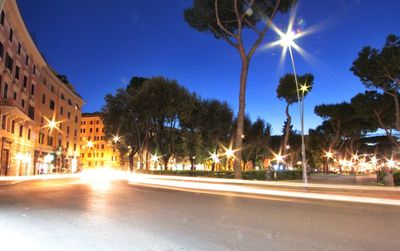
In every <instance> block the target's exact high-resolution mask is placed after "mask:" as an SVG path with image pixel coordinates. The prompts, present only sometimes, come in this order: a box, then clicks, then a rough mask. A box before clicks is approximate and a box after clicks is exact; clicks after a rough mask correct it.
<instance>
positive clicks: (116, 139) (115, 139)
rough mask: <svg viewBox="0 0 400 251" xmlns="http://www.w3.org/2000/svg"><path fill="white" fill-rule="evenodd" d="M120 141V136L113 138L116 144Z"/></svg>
mask: <svg viewBox="0 0 400 251" xmlns="http://www.w3.org/2000/svg"><path fill="white" fill-rule="evenodd" d="M119 140H120V137H119V136H118V134H117V135H115V136H114V137H113V141H114V143H117V142H119Z"/></svg>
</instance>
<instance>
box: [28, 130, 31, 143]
mask: <svg viewBox="0 0 400 251" xmlns="http://www.w3.org/2000/svg"><path fill="white" fill-rule="evenodd" d="M30 139H31V129H28V140H30Z"/></svg>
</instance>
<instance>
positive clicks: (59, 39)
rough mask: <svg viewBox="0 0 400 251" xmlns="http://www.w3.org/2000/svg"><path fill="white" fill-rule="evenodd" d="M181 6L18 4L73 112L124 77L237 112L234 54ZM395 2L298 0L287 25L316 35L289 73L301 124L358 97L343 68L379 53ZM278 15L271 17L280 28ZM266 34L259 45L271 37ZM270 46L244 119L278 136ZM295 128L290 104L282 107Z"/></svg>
mask: <svg viewBox="0 0 400 251" xmlns="http://www.w3.org/2000/svg"><path fill="white" fill-rule="evenodd" d="M190 4H191V1H190V0H168V1H166V0H152V1H147V0H146V1H144V0H68V1H67V0H63V1H62V0H59V1H54V0H34V1H32V0H18V5H19V7H20V11H21V13H22V16H23V18H24V20H25V23H26V25H27V27H28V29H29V30H30V32H31V34H33V36H34V39H35V41H36V42H37V44H38V46H39V49H40V50H41V52H42V54H43V55H44V56H45V58H46V59H47V61H48V62H49V64H50V65H52V66H53V67H54V68H55V69H56V71H58V72H59V73H62V74H66V75H67V76H68V77H69V80H70V81H71V82H72V83H73V84H74V85H75V87H76V89H77V91H78V92H79V93H80V94H81V95H82V96H83V98H84V100H85V101H86V105H85V106H84V108H83V110H84V111H86V112H92V111H97V110H99V109H100V108H101V107H102V106H103V103H104V99H103V98H104V95H105V94H107V93H112V92H114V91H115V90H116V89H117V88H119V87H124V86H125V85H126V84H127V82H128V81H129V79H130V78H131V77H132V76H133V75H137V76H146V77H150V76H157V75H162V76H166V77H168V78H171V79H176V80H177V81H178V82H179V83H180V84H182V85H184V86H186V87H187V88H188V89H189V90H191V91H194V92H197V93H198V94H200V95H201V96H202V97H209V98H217V99H220V100H226V101H228V102H229V103H230V104H231V106H232V108H233V109H234V111H237V104H238V98H237V97H238V87H239V84H238V83H239V72H240V59H239V56H238V55H237V52H236V51H235V50H234V49H233V48H232V47H230V46H229V45H228V44H226V42H224V41H222V40H216V39H215V38H214V37H213V36H211V35H210V34H203V33H199V32H197V31H195V30H193V29H191V28H189V26H188V25H187V24H186V23H185V21H184V19H183V10H184V9H185V8H186V7H188V6H189V5H190ZM398 10H400V1H398V0H337V1H329V0H300V1H299V5H298V12H297V19H296V22H297V21H300V20H303V21H304V24H303V27H302V28H304V29H307V28H309V27H310V26H313V25H317V26H318V27H320V29H318V30H317V31H316V32H314V33H312V34H310V35H308V36H306V37H303V38H302V39H301V40H299V41H298V44H299V45H300V46H301V47H302V48H304V49H305V50H306V51H308V52H309V53H310V54H311V55H312V59H311V60H304V59H303V57H302V56H301V55H299V54H297V53H295V61H296V66H297V68H298V72H299V73H305V72H311V73H313V74H314V75H315V85H314V89H313V91H312V92H311V93H310V95H309V96H308V97H307V98H306V106H305V108H306V112H305V118H306V122H305V126H306V128H309V127H315V126H317V125H318V124H319V123H320V121H321V120H320V119H319V118H318V117H317V116H315V115H314V113H313V110H314V106H315V105H317V104H320V103H334V102H342V101H345V100H349V99H350V98H351V97H352V96H353V95H354V94H356V93H357V92H360V91H363V90H364V87H363V86H362V85H361V84H360V81H359V80H358V79H357V78H356V77H355V76H353V75H352V73H351V72H350V71H349V68H350V67H351V64H352V62H353V60H354V59H355V58H356V57H357V54H358V52H359V51H360V50H361V48H362V47H363V46H364V45H371V46H373V47H377V48H381V46H382V45H383V43H384V41H385V38H386V36H387V35H388V34H389V33H395V34H397V35H400V15H399V13H398ZM287 17H288V15H286V16H282V17H279V18H278V19H277V20H276V23H277V25H278V26H279V27H280V28H283V29H284V28H285V27H286V25H287ZM276 38H277V37H276V35H275V34H274V33H273V32H272V31H271V32H270V33H268V34H267V37H266V41H271V40H274V39H276ZM280 52H281V49H280V48H274V49H269V50H267V51H258V52H257V53H256V55H255V56H254V58H253V61H252V63H251V66H250V73H249V78H248V90H247V109H246V111H247V113H249V114H250V116H251V118H252V119H255V118H257V117H262V118H264V119H265V120H267V121H268V122H270V123H271V124H272V126H273V132H274V133H280V131H281V127H282V125H283V121H284V120H285V116H284V107H285V104H284V102H283V101H280V100H278V99H277V98H276V92H275V90H276V86H277V83H278V80H279V77H280V76H282V75H283V74H284V73H286V72H288V71H291V68H290V67H289V66H290V65H289V61H286V63H285V65H284V66H283V67H279V57H280ZM291 113H292V114H293V115H294V116H293V117H294V128H295V129H299V126H298V125H299V123H298V116H297V114H298V107H297V106H296V105H294V106H293V107H292V108H291Z"/></svg>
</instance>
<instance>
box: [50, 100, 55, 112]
mask: <svg viewBox="0 0 400 251" xmlns="http://www.w3.org/2000/svg"><path fill="white" fill-rule="evenodd" d="M55 106H56V103H54V101H53V100H51V99H50V109H51V110H53V111H54V108H55Z"/></svg>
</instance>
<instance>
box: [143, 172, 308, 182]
mask: <svg viewBox="0 0 400 251" xmlns="http://www.w3.org/2000/svg"><path fill="white" fill-rule="evenodd" d="M136 172H137V173H143V174H155V175H172V176H189V177H211V178H227V179H233V178H235V173H234V172H233V171H221V172H213V171H189V170H184V171H170V170H168V171H165V170H136ZM266 175H269V179H270V180H300V179H302V170H295V171H289V170H284V171H277V172H276V177H275V175H274V172H270V171H266V170H252V171H243V172H242V179H244V180H266V177H265V176H266Z"/></svg>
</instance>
